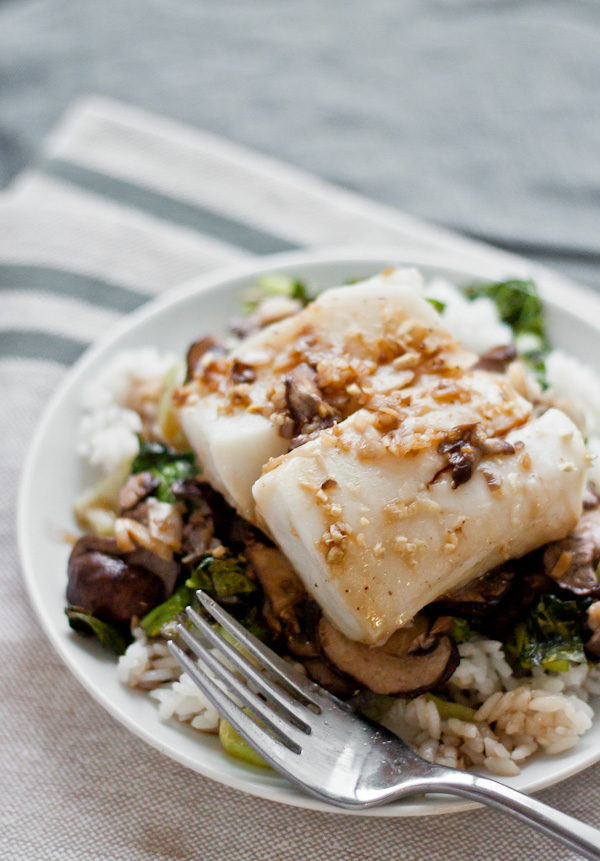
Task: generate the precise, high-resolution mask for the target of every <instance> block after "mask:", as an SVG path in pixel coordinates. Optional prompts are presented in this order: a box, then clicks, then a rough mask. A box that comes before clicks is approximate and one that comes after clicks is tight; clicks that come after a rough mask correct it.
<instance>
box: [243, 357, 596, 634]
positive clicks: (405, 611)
mask: <svg viewBox="0 0 600 861" xmlns="http://www.w3.org/2000/svg"><path fill="white" fill-rule="evenodd" d="M494 387H496V388H494ZM457 388H458V390H459V391H458V392H457V393H456V394H455V400H454V401H450V402H447V403H446V404H445V405H443V406H442V405H440V404H438V407H437V410H436V409H435V408H433V405H432V404H431V403H429V406H430V407H431V409H430V410H429V411H427V410H423V409H422V407H423V405H424V404H426V403H427V402H428V400H430V398H429V397H427V396H426V395H425V394H424V393H422V392H421V393H419V392H416V391H413V392H412V402H410V403H409V402H407V403H405V404H404V405H403V406H402V405H401V404H400V403H399V401H400V399H399V398H397V399H396V400H397V403H396V406H395V412H396V415H395V416H394V408H392V407H391V406H390V400H389V399H388V402H387V405H386V406H387V412H384V413H383V414H380V413H376V412H370V411H367V410H361V411H359V412H357V413H355V414H354V415H353V416H351V417H350V418H348V419H347V420H346V421H344V422H341V423H340V424H339V425H337V426H336V427H334V428H331V429H328V430H325V431H322V432H321V433H320V435H319V436H318V438H316V439H314V440H311V441H310V442H308V443H306V444H305V445H304V446H302V447H301V448H298V449H296V450H295V451H292V452H290V453H288V454H286V455H284V456H283V457H281V458H279V459H278V460H277V461H275V462H273V463H272V464H271V465H270V468H267V471H266V472H265V474H264V475H263V476H262V478H260V479H259V480H258V481H257V482H256V484H255V485H254V489H253V492H254V498H255V501H256V505H257V510H258V513H259V515H260V517H261V518H262V519H263V521H264V524H266V527H267V528H268V530H269V532H270V533H271V535H272V536H273V537H274V539H275V541H276V542H277V544H278V545H279V547H280V548H281V549H282V550H283V552H284V553H285V554H286V555H287V557H288V558H289V559H290V561H291V563H292V565H293V566H294V568H295V570H296V571H297V572H298V574H299V575H300V577H301V578H302V580H303V581H304V584H305V586H306V588H307V590H308V591H309V592H310V593H311V594H312V596H313V597H314V598H315V600H316V601H317V602H318V603H319V605H320V606H321V609H322V610H323V612H324V614H325V615H326V616H327V617H328V618H329V620H330V621H331V622H332V623H333V624H334V625H335V626H336V627H337V628H338V629H339V630H340V631H341V632H342V633H344V634H345V635H346V636H348V637H349V638H351V639H353V640H357V641H360V642H363V643H368V644H380V643H383V642H385V641H386V640H387V639H388V638H389V637H390V636H391V634H392V633H393V632H394V631H396V630H397V629H398V628H399V627H401V626H402V625H403V624H405V623H406V622H408V621H409V620H410V619H411V618H412V617H413V616H414V615H415V614H416V613H417V612H418V611H419V610H420V609H421V608H422V607H423V606H425V605H426V604H429V603H430V602H431V601H434V600H435V599H436V598H437V597H439V596H440V595H441V594H443V593H444V592H448V591H449V590H451V589H453V588H455V587H457V586H460V585H461V584H463V583H466V582H468V581H469V580H471V579H473V578H474V577H477V576H479V575H481V574H484V573H485V572H487V571H489V570H490V569H491V568H493V567H495V566H496V565H499V564H501V563H502V562H504V561H506V560H507V559H510V558H515V557H519V556H522V555H524V554H525V553H527V552H529V551H530V550H533V549H534V548H537V547H540V546H541V545H543V544H545V543H546V542H548V541H552V540H555V539H557V538H560V537H564V536H565V535H566V534H567V533H568V532H569V530H570V529H572V527H573V526H574V525H575V523H576V522H577V519H578V517H579V515H580V513H581V507H582V498H583V492H584V484H585V467H586V457H585V451H584V443H583V439H582V437H581V434H580V432H579V430H578V429H577V428H576V427H575V425H574V424H573V423H572V422H571V420H570V419H569V418H567V416H566V415H565V414H564V413H562V412H561V411H559V410H557V409H550V410H548V411H547V412H546V413H545V414H544V415H542V416H541V417H539V418H534V417H531V415H530V414H529V413H528V410H527V406H526V404H525V403H521V401H522V399H520V398H519V396H517V395H516V393H514V392H512V393H511V392H510V388H509V387H508V384H507V383H506V382H504V381H501V380H500V378H499V377H498V378H496V377H495V376H494V375H490V374H487V375H486V374H485V373H484V372H481V371H469V372H467V373H465V374H464V375H463V376H462V378H461V381H460V385H459V384H458V382H457ZM469 389H470V390H471V391H472V392H473V397H472V399H471V400H470V401H469V400H468V399H467V397H466V392H467V391H468V390H469ZM461 393H462V394H461ZM404 394H405V397H406V398H407V399H408V400H409V393H408V392H405V393H404ZM429 396H431V392H429ZM461 398H462V402H461ZM505 398H506V399H507V400H504V399H505ZM403 410H404V412H403ZM382 418H384V419H386V420H387V421H388V423H389V426H386V424H385V422H384V424H383V426H382V425H381V421H382ZM509 425H512V428H513V429H511V430H509V431H508V432H506V431H507V427H508V426H509Z"/></svg>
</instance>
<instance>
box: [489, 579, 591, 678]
mask: <svg viewBox="0 0 600 861" xmlns="http://www.w3.org/2000/svg"><path fill="white" fill-rule="evenodd" d="M580 617H581V609H580V608H579V607H578V606H577V602H576V601H564V600H563V599H562V598H558V597H557V596H556V595H544V596H543V597H542V598H541V599H540V600H539V602H538V603H537V604H536V605H535V606H534V608H533V610H532V611H531V613H530V615H529V618H528V619H527V620H526V621H525V622H521V623H519V624H518V625H516V627H515V628H514V630H513V632H512V635H511V636H510V638H509V639H508V640H507V642H506V645H505V650H506V653H507V655H508V657H509V659H510V660H511V661H512V663H513V665H514V667H515V669H517V670H530V669H532V668H533V667H543V668H544V669H545V670H554V671H555V672H560V671H566V670H568V669H569V665H570V662H574V663H583V662H585V660H586V658H585V652H584V649H583V642H582V639H581V633H580Z"/></svg>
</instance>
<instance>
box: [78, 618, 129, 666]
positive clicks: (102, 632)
mask: <svg viewBox="0 0 600 861" xmlns="http://www.w3.org/2000/svg"><path fill="white" fill-rule="evenodd" d="M65 614H66V616H67V619H68V620H69V625H70V626H71V628H73V630H74V631H77V633H78V634H83V635H84V636H88V637H97V639H98V640H100V642H101V643H102V645H103V646H106V647H107V648H108V649H111V650H112V651H113V652H114V653H115V654H116V655H122V654H123V652H124V651H125V649H126V648H127V640H126V639H125V637H124V636H123V635H122V634H121V632H120V631H118V630H117V629H116V628H115V627H114V626H113V625H109V624H108V623H107V622H102V621H101V620H100V619H97V618H96V617H95V616H92V614H91V613H88V612H86V611H85V610H81V609H80V608H79V607H66V609H65Z"/></svg>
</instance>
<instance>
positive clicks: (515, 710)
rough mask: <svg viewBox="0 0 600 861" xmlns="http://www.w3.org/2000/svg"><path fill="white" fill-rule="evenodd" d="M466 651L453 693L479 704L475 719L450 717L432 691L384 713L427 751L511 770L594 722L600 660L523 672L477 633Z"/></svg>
mask: <svg viewBox="0 0 600 861" xmlns="http://www.w3.org/2000/svg"><path fill="white" fill-rule="evenodd" d="M459 652H460V655H461V661H460V664H459V665H458V667H457V668H456V670H455V672H454V674H453V675H452V677H451V679H450V681H449V683H448V697H449V699H453V700H456V701H458V702H461V703H463V704H465V705H469V706H470V707H472V708H475V709H476V711H475V714H474V717H473V719H472V720H462V719H458V718H449V719H446V720H442V719H441V718H440V714H439V711H438V709H437V707H436V705H435V702H434V701H433V700H431V699H429V698H428V697H427V695H426V694H425V695H423V696H420V697H416V698H415V699H412V700H402V699H398V700H396V701H395V703H394V704H393V705H392V707H391V708H390V710H389V711H388V712H387V713H386V715H385V717H384V719H383V720H382V723H383V724H384V725H385V726H386V727H388V729H391V730H392V732H395V733H396V734H397V735H399V736H401V737H402V738H403V739H404V740H405V741H406V742H407V743H408V744H410V745H411V746H412V747H413V748H415V750H416V751H417V752H418V753H419V754H420V755H421V756H423V757H424V758H425V759H428V760H430V761H432V762H436V763H439V764H440V765H450V766H452V767H455V768H476V767H479V768H485V769H487V770H488V771H491V772H492V773H493V774H498V775H503V776H507V777H510V776H513V775H516V774H518V773H519V771H520V770H521V766H522V765H523V764H524V763H525V762H526V760H528V759H529V758H530V757H531V756H533V754H534V753H536V752H537V751H539V750H540V749H541V750H544V751H545V752H546V753H549V754H558V753H562V752H563V751H566V750H568V749H570V748H571V747H573V746H574V745H575V744H577V742H578V740H579V738H580V737H581V736H582V735H583V734H584V733H586V732H587V731H588V730H589V729H590V727H591V725H592V718H593V711H592V708H591V707H590V706H589V705H588V703H587V699H588V696H589V694H595V693H597V692H598V691H599V690H600V672H599V669H598V668H597V667H594V668H590V667H589V666H588V664H579V665H572V666H571V669H570V670H569V671H568V672H566V673H545V672H544V671H543V670H541V669H536V670H534V671H533V673H532V674H531V676H529V677H527V678H524V679H516V678H515V677H514V676H513V673H512V670H511V668H510V667H509V665H508V664H507V663H506V660H505V659H504V655H503V652H502V645H501V643H499V642H497V641H495V640H486V639H483V638H475V639H473V640H471V641H469V642H467V643H463V644H461V645H460V646H459Z"/></svg>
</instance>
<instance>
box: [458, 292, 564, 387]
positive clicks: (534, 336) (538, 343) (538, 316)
mask: <svg viewBox="0 0 600 861" xmlns="http://www.w3.org/2000/svg"><path fill="white" fill-rule="evenodd" d="M465 293H466V295H467V297H468V298H469V299H477V298H478V297H480V296H487V297H488V298H489V299H492V300H493V302H495V304H496V307H497V309H498V314H499V315H500V318H501V319H502V321H503V322H504V323H507V324H508V325H509V326H510V327H511V329H512V330H513V332H514V334H515V338H516V341H517V349H518V351H519V354H520V355H521V357H522V358H523V359H524V360H525V362H526V363H527V365H528V366H529V368H530V370H531V371H532V372H533V373H534V375H535V376H536V378H537V380H538V382H539V383H541V385H546V367H545V364H544V359H545V356H546V353H547V352H548V348H549V344H548V338H547V336H546V321H545V316H544V306H543V304H542V300H541V299H540V297H539V296H538V293H537V288H536V286H535V282H534V281H531V280H528V281H523V280H520V279H517V278H511V279H509V280H508V281H497V282H494V283H491V284H471V285H470V286H468V287H466V288H465ZM519 340H521V344H522V345H523V346H521V347H520V346H519Z"/></svg>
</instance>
